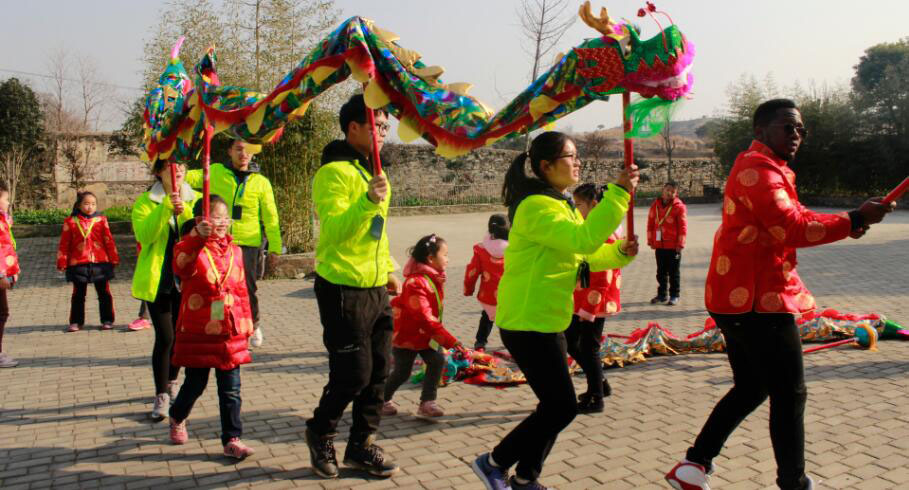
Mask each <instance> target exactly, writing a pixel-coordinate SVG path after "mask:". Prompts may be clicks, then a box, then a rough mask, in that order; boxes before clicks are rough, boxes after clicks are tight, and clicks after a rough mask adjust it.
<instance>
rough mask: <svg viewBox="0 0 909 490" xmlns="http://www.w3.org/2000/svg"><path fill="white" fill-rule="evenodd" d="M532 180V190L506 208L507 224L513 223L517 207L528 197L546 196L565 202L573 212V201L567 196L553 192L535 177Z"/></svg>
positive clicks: (547, 185) (549, 186)
mask: <svg viewBox="0 0 909 490" xmlns="http://www.w3.org/2000/svg"><path fill="white" fill-rule="evenodd" d="M533 180H534V181H536V182H534V184H533V187H534V188H532V189H531V190H530V191H529V192H528V193H527V194H525V195H524V197H522V198H521V199H519V200H518V202H516V203H515V204H513V205H511V206H509V207H508V222H509V223H514V215H515V213H516V212H517V211H518V205H520V204H521V202H523V201H524V199H527V198H528V197H530V196H533V195H535V194H540V195H543V196H548V197H551V198H553V199H555V200H557V201H565V202H567V203H568V206H570V207H571V210H572V211H574V201H572V200H571V197H570V196H569V195H568V194H566V193H561V192H559V191H557V190H555V189H554V188H553V187H552V186H551V185H549V184H547V183H546V182H543V181H542V180H540V179H538V178H536V177H534V178H533Z"/></svg>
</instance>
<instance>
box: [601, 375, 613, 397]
mask: <svg viewBox="0 0 909 490" xmlns="http://www.w3.org/2000/svg"><path fill="white" fill-rule="evenodd" d="M609 395H612V386H609V380H607V379H606V378H603V397H607V396H609Z"/></svg>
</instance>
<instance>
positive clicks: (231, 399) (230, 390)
mask: <svg viewBox="0 0 909 490" xmlns="http://www.w3.org/2000/svg"><path fill="white" fill-rule="evenodd" d="M209 202H210V207H211V218H210V221H204V220H203V219H202V216H203V211H202V206H203V200H202V199H200V200H198V201H197V202H196V205H195V208H194V209H193V215H194V216H195V217H196V220H195V227H193V228H192V231H189V232H188V233H186V234H185V235H184V238H183V240H181V241H180V242H179V243H177V245H176V246H174V274H176V275H177V277H179V278H180V280H181V281H182V282H181V286H182V298H181V302H180V314H179V315H178V318H179V319H178V323H177V335H176V339H175V341H174V351H173V360H172V362H173V364H174V365H176V366H183V367H185V368H186V375H185V376H184V380H183V386H181V387H180V392H179V393H178V394H177V398H176V399H175V400H174V403H173V405H172V406H171V407H170V439H171V441H172V442H173V443H174V444H184V443H185V442H186V441H187V440H188V438H189V435H188V434H187V432H186V418H187V417H189V412H190V411H191V410H192V408H193V404H195V402H196V400H197V399H198V398H199V396H201V395H202V392H203V391H204V390H205V386H206V385H207V384H208V376H209V373H210V371H211V368H214V369H215V379H216V380H217V382H218V401H219V408H220V410H221V444H222V445H223V446H224V455H225V456H228V457H230V458H234V459H244V458H246V457H247V456H250V455H252V454H253V450H252V449H250V448H249V447H247V446H246V445H245V444H243V442H242V441H241V440H240V436H241V435H242V433H243V424H242V422H241V421H240V405H241V404H242V400H241V399H240V365H241V364H246V363H249V362H251V361H252V357H251V356H250V354H249V349H248V347H247V342H248V339H249V337H250V336H251V335H252V332H253V321H252V313H251V311H250V308H249V295H248V293H247V290H246V281H245V279H244V274H245V271H244V270H243V252H242V251H241V250H240V247H238V246H237V245H236V244H235V243H233V239H232V238H231V236H230V235H228V233H227V232H228V230H229V229H230V221H231V220H230V214H228V211H227V203H226V202H225V201H224V199H222V198H221V197H219V196H215V195H212V196H211V199H210V201H209Z"/></svg>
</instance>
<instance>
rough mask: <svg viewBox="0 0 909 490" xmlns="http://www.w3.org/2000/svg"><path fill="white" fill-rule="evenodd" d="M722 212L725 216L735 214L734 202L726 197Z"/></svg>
mask: <svg viewBox="0 0 909 490" xmlns="http://www.w3.org/2000/svg"><path fill="white" fill-rule="evenodd" d="M723 211H726V214H730V215H732V214H735V201H733V200H732V199H730V198H728V197H727V198H726V200H725V201H724V202H723Z"/></svg>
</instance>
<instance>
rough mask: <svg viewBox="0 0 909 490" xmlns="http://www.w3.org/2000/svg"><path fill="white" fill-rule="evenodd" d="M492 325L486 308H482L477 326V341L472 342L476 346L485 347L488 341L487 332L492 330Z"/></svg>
mask: <svg viewBox="0 0 909 490" xmlns="http://www.w3.org/2000/svg"><path fill="white" fill-rule="evenodd" d="M492 325H493V323H492V320H490V319H489V315H487V314H486V310H483V312H482V313H480V325H479V326H477V341H476V343H475V344H474V345H475V346H476V347H486V343H487V342H489V334H490V333H491V332H492Z"/></svg>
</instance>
